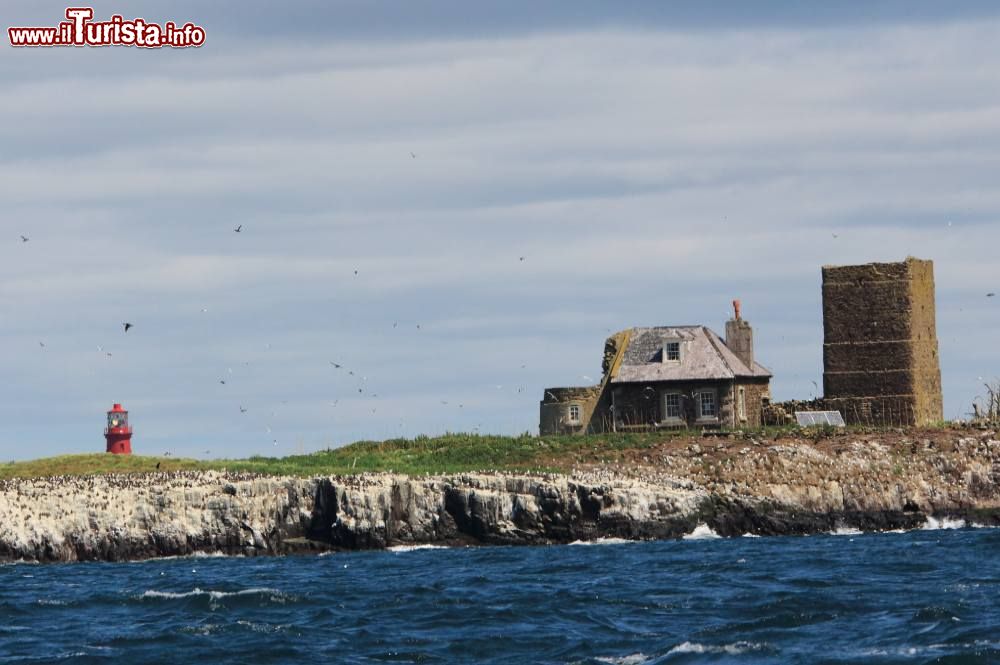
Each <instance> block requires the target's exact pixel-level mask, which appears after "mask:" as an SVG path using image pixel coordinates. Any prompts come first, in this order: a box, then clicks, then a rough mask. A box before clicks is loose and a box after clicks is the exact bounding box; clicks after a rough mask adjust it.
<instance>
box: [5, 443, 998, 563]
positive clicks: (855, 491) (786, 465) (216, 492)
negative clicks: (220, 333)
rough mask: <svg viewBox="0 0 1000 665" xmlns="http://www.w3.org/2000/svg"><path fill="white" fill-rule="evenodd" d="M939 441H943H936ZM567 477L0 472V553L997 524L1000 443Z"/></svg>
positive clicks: (672, 464) (767, 456) (663, 465)
mask: <svg viewBox="0 0 1000 665" xmlns="http://www.w3.org/2000/svg"><path fill="white" fill-rule="evenodd" d="M945 444H946V445H945ZM643 455H644V456H643V458H642V460H643V461H642V463H637V464H632V465H628V466H627V467H623V466H620V465H619V466H617V467H614V468H612V467H609V466H597V467H591V468H586V469H579V470H577V471H575V472H574V473H572V474H569V475H556V474H542V475H528V474H524V475H516V474H509V473H490V474H482V473H467V474H454V475H443V476H435V477H419V478H411V477H408V476H403V475H396V474H361V475H357V476H351V477H334V478H317V479H302V478H291V477H288V478H282V477H261V476H255V475H252V474H227V473H218V472H181V473H154V474H146V475H132V476H91V477H73V478H64V477H60V478H47V479H28V480H8V481H3V482H0V558H8V559H28V560H39V561H73V560H83V559H99V560H123V559H137V558H146V557H151V556H168V555H184V554H192V553H195V552H217V551H218V552H223V553H227V554H246V555H255V554H281V553H289V552H301V551H315V550H317V549H323V548H344V549H358V548H380V547H386V546H390V545H395V544H417V543H442V544H457V543H468V544H490V543H496V544H533V543H538V544H540V543H556V542H572V541H575V540H591V539H594V538H600V537H619V538H630V539H649V538H672V537H679V536H681V535H684V534H687V533H690V532H691V531H692V530H693V529H694V528H695V526H697V525H698V524H707V525H709V526H710V527H711V528H712V529H713V530H714V531H716V532H718V533H720V534H722V535H740V534H743V533H747V532H751V533H756V534H784V533H811V532H819V531H829V530H832V529H834V528H841V527H844V526H847V527H852V528H859V529H865V530H872V529H892V528H901V527H902V528H912V527H915V526H919V525H920V524H922V523H923V522H924V521H925V519H926V518H927V516H929V515H938V516H941V515H945V516H961V517H964V518H966V519H967V520H969V521H978V522H991V523H996V524H1000V442H997V441H996V440H994V439H993V438H990V437H965V438H957V439H952V440H949V441H947V442H944V443H941V442H939V443H934V442H928V441H915V442H912V443H910V442H907V443H906V445H905V446H898V445H897V446H895V447H889V446H883V445H881V444H879V443H878V442H877V441H853V442H852V441H844V442H843V443H838V444H837V445H834V446H830V445H827V446H825V447H824V446H816V447H814V446H812V445H810V444H809V443H807V442H801V444H800V445H794V446H789V445H770V446H768V445H764V444H761V443H759V442H756V441H753V442H751V444H750V445H743V443H742V442H738V441H737V442H732V441H730V442H728V443H718V444H711V446H710V445H709V444H704V443H703V444H701V445H697V444H696V445H690V446H687V447H686V448H677V446H675V447H674V448H673V449H672V450H670V451H669V452H663V453H661V454H658V453H655V452H653V451H643Z"/></svg>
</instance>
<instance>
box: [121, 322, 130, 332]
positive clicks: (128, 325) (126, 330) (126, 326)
mask: <svg viewBox="0 0 1000 665" xmlns="http://www.w3.org/2000/svg"><path fill="white" fill-rule="evenodd" d="M122 325H123V326H125V332H128V329H129V328H131V327H132V324H131V323H123V324H122Z"/></svg>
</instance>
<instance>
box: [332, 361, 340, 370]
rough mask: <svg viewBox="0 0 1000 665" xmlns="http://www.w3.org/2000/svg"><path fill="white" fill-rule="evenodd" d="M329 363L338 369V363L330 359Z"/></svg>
mask: <svg viewBox="0 0 1000 665" xmlns="http://www.w3.org/2000/svg"><path fill="white" fill-rule="evenodd" d="M330 364H331V365H333V366H334V367H336V368H337V369H340V365H338V364H337V363H335V362H333V361H332V360H331V361H330Z"/></svg>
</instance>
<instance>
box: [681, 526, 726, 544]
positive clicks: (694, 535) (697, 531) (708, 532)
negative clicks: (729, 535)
mask: <svg viewBox="0 0 1000 665" xmlns="http://www.w3.org/2000/svg"><path fill="white" fill-rule="evenodd" d="M721 537H722V536H720V535H719V534H717V533H716V532H715V531H713V530H712V527H710V526H708V525H707V524H699V525H698V526H696V527H695V528H694V531H692V532H691V533H689V534H687V535H686V536H683V538H684V540H707V539H709V538H721Z"/></svg>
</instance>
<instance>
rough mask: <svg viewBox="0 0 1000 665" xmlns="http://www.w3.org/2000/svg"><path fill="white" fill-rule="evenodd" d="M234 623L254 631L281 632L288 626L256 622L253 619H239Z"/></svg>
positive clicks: (288, 625)
mask: <svg viewBox="0 0 1000 665" xmlns="http://www.w3.org/2000/svg"><path fill="white" fill-rule="evenodd" d="M236 625H237V626H243V627H245V628H249V629H250V630H252V631H253V632H255V633H283V632H284V631H286V630H288V629H289V627H290V624H270V623H257V622H255V621H247V620H245V619H240V620H239V621H237V622H236Z"/></svg>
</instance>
